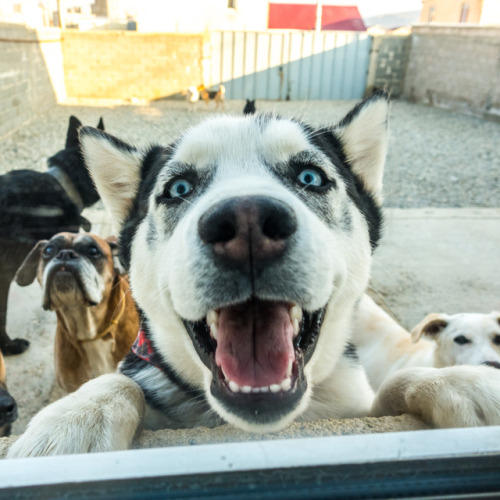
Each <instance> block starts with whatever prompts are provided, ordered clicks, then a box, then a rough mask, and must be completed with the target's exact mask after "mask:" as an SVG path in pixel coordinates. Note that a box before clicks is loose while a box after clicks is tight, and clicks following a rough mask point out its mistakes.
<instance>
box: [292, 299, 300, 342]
mask: <svg viewBox="0 0 500 500" xmlns="http://www.w3.org/2000/svg"><path fill="white" fill-rule="evenodd" d="M289 313H290V321H291V322H292V325H293V336H294V337H296V336H297V335H298V334H299V331H300V322H301V321H302V309H301V308H300V307H299V306H297V305H294V306H293V307H291V308H290V311H289Z"/></svg>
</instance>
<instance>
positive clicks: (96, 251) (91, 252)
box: [87, 245, 101, 257]
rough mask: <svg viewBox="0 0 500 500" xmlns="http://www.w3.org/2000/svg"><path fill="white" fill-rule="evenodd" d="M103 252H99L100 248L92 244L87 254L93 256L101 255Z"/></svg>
mask: <svg viewBox="0 0 500 500" xmlns="http://www.w3.org/2000/svg"><path fill="white" fill-rule="evenodd" d="M100 253H101V252H99V249H98V248H97V247H95V246H94V245H92V246H90V247H89V248H88V249H87V254H88V255H90V256H91V257H97V256H98V255H100Z"/></svg>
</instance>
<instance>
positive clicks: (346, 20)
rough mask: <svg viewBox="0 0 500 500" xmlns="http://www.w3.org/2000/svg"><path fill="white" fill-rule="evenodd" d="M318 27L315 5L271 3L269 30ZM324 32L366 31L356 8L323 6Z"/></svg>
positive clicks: (322, 21)
mask: <svg viewBox="0 0 500 500" xmlns="http://www.w3.org/2000/svg"><path fill="white" fill-rule="evenodd" d="M315 27H316V5H315V4H292V3H269V20H268V28H270V29H299V30H313V29H315ZM321 29H322V30H347V31H365V30H366V26H365V23H364V22H363V19H362V18H361V15H360V14H359V10H358V8H357V7H356V6H336V5H323V8H322V16H321Z"/></svg>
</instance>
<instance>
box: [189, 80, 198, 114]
mask: <svg viewBox="0 0 500 500" xmlns="http://www.w3.org/2000/svg"><path fill="white" fill-rule="evenodd" d="M186 100H187V102H188V103H189V108H188V111H194V107H195V106H196V103H197V102H198V101H199V100H200V93H199V92H198V89H197V88H196V87H195V86H194V85H191V87H189V88H188V89H187V93H186Z"/></svg>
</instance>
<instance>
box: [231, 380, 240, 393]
mask: <svg viewBox="0 0 500 500" xmlns="http://www.w3.org/2000/svg"><path fill="white" fill-rule="evenodd" d="M229 389H231V391H232V392H240V386H239V385H238V384H237V383H236V382H233V381H232V380H230V381H229Z"/></svg>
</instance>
